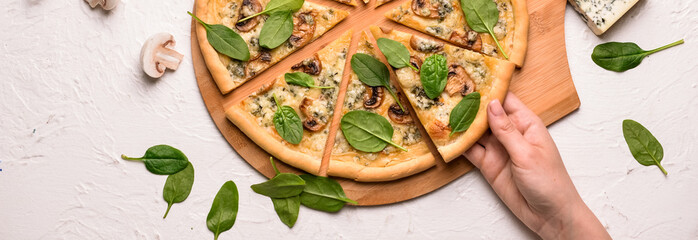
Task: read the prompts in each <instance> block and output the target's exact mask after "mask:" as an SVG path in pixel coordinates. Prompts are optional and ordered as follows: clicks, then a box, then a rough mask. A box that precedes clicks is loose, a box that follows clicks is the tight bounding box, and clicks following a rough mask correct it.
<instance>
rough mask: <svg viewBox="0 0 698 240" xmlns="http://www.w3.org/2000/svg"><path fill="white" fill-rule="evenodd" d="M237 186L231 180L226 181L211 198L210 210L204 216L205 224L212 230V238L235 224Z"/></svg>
mask: <svg viewBox="0 0 698 240" xmlns="http://www.w3.org/2000/svg"><path fill="white" fill-rule="evenodd" d="M238 202H239V195H238V188H237V186H235V183H234V182H233V181H227V182H225V183H224V184H223V186H221V189H220V190H218V193H217V194H216V197H215V198H214V199H213V204H212V205H211V210H210V211H209V212H208V217H206V226H207V227H208V229H209V230H211V232H213V234H214V237H213V239H214V240H216V239H218V236H219V235H220V234H221V233H222V232H225V231H228V230H230V229H231V228H232V227H233V224H235V219H236V218H237V214H238Z"/></svg>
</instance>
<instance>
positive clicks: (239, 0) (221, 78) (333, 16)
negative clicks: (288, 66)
mask: <svg viewBox="0 0 698 240" xmlns="http://www.w3.org/2000/svg"><path fill="white" fill-rule="evenodd" d="M268 2H269V0H197V1H196V15H197V16H198V17H199V18H201V19H202V20H203V21H204V22H206V23H208V24H222V25H225V26H227V27H229V28H231V29H232V30H233V31H235V32H236V33H238V34H239V35H240V36H241V37H242V39H244V40H245V42H246V43H247V47H248V48H249V50H250V59H249V60H248V61H239V60H235V59H231V58H229V57H228V56H225V55H223V54H220V53H218V52H217V51H216V50H215V49H213V47H212V46H211V45H210V44H209V42H208V39H207V36H206V29H205V28H204V27H203V26H202V25H201V24H197V26H196V33H197V37H198V40H199V45H200V47H201V53H202V54H203V56H204V59H205V61H206V66H207V67H208V69H209V71H210V72H211V75H212V76H213V79H214V80H215V82H216V84H217V85H218V88H219V89H220V91H221V92H222V93H223V94H226V93H228V92H230V91H232V90H233V89H235V88H237V87H238V86H240V85H242V84H243V83H245V82H246V81H247V80H249V79H251V78H253V77H254V76H255V75H257V74H259V73H260V72H262V71H264V70H266V69H267V68H269V67H270V66H272V65H274V64H275V63H277V62H278V61H280V60H281V59H283V58H285V57H286V56H288V55H289V54H291V53H292V52H294V51H295V50H297V49H299V48H301V47H303V46H305V45H307V44H308V43H310V42H312V41H313V40H315V39H317V38H318V37H320V36H322V35H323V34H324V33H325V32H327V31H328V30H330V29H331V28H332V27H334V26H335V25H336V24H337V23H339V22H340V21H342V20H343V19H344V18H346V17H347V16H348V15H349V13H348V12H346V11H343V10H338V9H333V8H330V7H326V6H322V5H319V4H316V3H311V2H307V1H306V2H305V3H304V4H303V6H302V7H301V8H300V9H299V10H298V11H296V12H295V13H293V33H292V35H291V37H290V38H289V39H288V40H287V41H286V42H285V43H283V44H281V45H280V46H278V47H276V48H274V49H266V48H264V47H261V46H260V45H259V35H260V32H261V30H262V26H263V25H264V24H265V22H266V20H267V18H268V17H269V16H267V15H264V14H262V15H259V16H256V17H253V18H251V19H249V20H246V21H243V22H239V23H238V21H239V20H241V19H243V18H245V17H247V16H251V15H253V14H255V13H258V12H261V11H263V10H264V6H266V5H267V3H268Z"/></svg>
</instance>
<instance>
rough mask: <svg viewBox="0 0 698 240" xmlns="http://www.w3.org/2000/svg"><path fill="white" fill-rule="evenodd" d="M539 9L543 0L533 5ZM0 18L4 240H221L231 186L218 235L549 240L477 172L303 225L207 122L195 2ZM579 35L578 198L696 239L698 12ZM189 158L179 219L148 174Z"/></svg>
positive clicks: (28, 4)
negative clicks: (626, 128) (176, 58)
mask: <svg viewBox="0 0 698 240" xmlns="http://www.w3.org/2000/svg"><path fill="white" fill-rule="evenodd" d="M531 1H535V0H531ZM1 2H2V5H3V7H2V10H0V22H1V23H2V24H0V44H1V45H0V161H1V162H0V169H2V171H1V172H0V239H3V240H4V239H211V238H212V234H211V233H210V232H209V231H208V229H207V228H206V224H205V219H206V215H207V213H208V210H209V208H210V206H211V201H212V199H213V197H214V195H215V193H216V191H217V190H218V188H219V187H220V186H221V184H222V183H223V182H224V181H226V180H229V179H233V180H235V182H236V183H237V185H238V188H239V189H240V194H241V196H240V200H241V202H240V212H239V215H238V219H237V221H236V224H235V226H234V227H233V229H232V230H231V231H229V232H226V233H224V234H223V235H222V236H221V239H272V238H281V237H290V238H294V239H300V238H306V239H444V238H446V239H453V238H458V239H525V238H535V235H534V234H533V233H532V232H530V231H529V230H527V229H526V228H525V227H524V226H523V224H521V223H520V222H519V221H518V220H517V219H516V218H515V217H514V216H513V215H512V214H511V213H510V212H509V211H508V210H507V208H506V207H505V206H504V205H503V204H502V203H501V202H500V201H499V199H498V198H497V196H496V195H495V194H494V192H493V191H492V190H491V189H490V188H489V185H487V183H486V182H485V181H484V180H483V178H482V176H481V175H480V174H479V173H478V172H477V171H474V172H472V173H469V174H467V175H465V176H464V177H462V178H460V179H458V180H456V181H454V182H453V183H451V184H449V185H447V186H446V187H444V188H442V189H439V190H437V191H436V192H434V193H432V194H428V195H426V196H423V197H420V198H417V199H415V200H411V201H408V202H403V203H398V204H393V205H388V206H380V207H347V208H345V209H344V210H342V211H341V212H339V213H337V214H327V213H322V212H317V211H313V210H310V209H308V208H301V212H300V217H299V219H298V222H297V223H296V226H295V227H294V228H293V229H288V228H287V227H286V226H284V225H283V224H282V223H281V222H280V221H279V220H278V218H277V216H276V214H275V213H274V210H273V208H272V204H271V201H269V199H268V198H266V197H264V196H261V195H257V194H255V193H253V192H252V191H251V189H250V188H249V186H250V185H251V184H254V183H258V182H261V181H263V180H264V178H263V176H262V175H260V174H258V173H257V172H256V171H255V170H254V169H253V168H252V167H250V166H249V165H248V164H247V163H245V162H244V161H243V160H241V159H240V157H239V156H238V155H237V154H236V153H235V152H234V151H233V149H232V148H231V147H230V146H229V145H228V143H227V142H226V141H225V140H224V139H223V137H222V136H221V134H220V133H219V132H218V130H217V129H216V127H215V126H214V124H213V122H212V121H211V119H210V117H209V115H208V113H207V111H206V109H205V107H204V104H203V101H202V99H201V96H200V93H199V89H198V87H197V85H196V82H195V81H194V72H193V68H192V63H191V54H190V48H189V38H190V34H189V31H190V29H189V26H190V25H189V24H190V18H189V16H188V15H187V14H186V11H187V10H190V9H191V8H192V4H193V3H192V2H193V1H192V0H188V1H162V0H157V1H156V0H122V3H121V4H120V5H119V6H118V7H117V8H116V9H115V10H114V11H112V12H110V13H107V12H103V11H101V10H99V9H95V10H93V9H90V8H89V6H88V5H87V4H86V3H85V2H83V1H82V0H71V1H52V0H2V1H1ZM566 17H567V21H566V23H565V25H566V29H567V30H566V35H567V37H566V39H567V49H568V55H569V56H568V57H569V62H570V67H571V69H572V75H573V78H574V80H575V84H576V86H577V90H578V91H579V97H580V99H581V101H582V106H581V109H580V110H578V111H577V112H575V113H573V114H572V115H570V116H568V117H566V118H564V119H563V120H562V121H560V122H558V123H556V124H554V125H553V126H551V127H550V131H551V132H552V135H553V137H554V138H555V140H556V142H557V144H558V147H559V148H560V151H561V153H562V156H563V159H564V160H565V163H566V165H567V168H568V170H569V172H570V174H571V176H572V178H573V180H574V182H575V184H576V185H577V188H578V190H579V191H580V193H581V195H582V197H583V198H584V200H585V201H586V202H587V204H588V205H589V206H590V208H591V209H592V210H593V211H594V212H595V213H596V215H597V216H598V217H599V218H600V219H601V222H602V223H603V224H604V225H605V226H606V227H607V229H608V231H609V232H610V233H611V235H612V236H614V237H615V238H617V239H696V238H698V157H696V156H698V151H697V150H696V146H697V141H696V140H698V126H697V124H696V123H698V87H697V86H698V77H697V76H698V61H696V60H695V59H696V55H697V54H698V5H696V4H695V1H694V0H674V1H670V2H666V1H659V0H643V1H641V2H640V3H639V4H638V5H637V6H636V7H635V8H634V9H632V10H631V11H630V12H629V13H628V14H627V15H626V16H625V17H624V18H623V19H622V20H621V21H620V22H619V23H617V24H616V26H614V27H613V28H612V29H611V30H610V32H608V33H606V35H604V36H603V37H601V38H599V37H596V36H595V35H594V34H593V33H592V32H591V31H590V30H588V29H587V27H586V26H585V25H584V23H583V22H582V20H581V19H580V18H579V17H578V16H577V14H576V13H575V12H574V11H573V10H572V9H571V8H568V9H567V12H566ZM157 32H170V33H172V34H173V35H175V37H176V39H177V40H178V44H177V46H176V49H177V50H178V51H179V52H181V53H183V54H184V55H185V56H186V57H185V58H184V62H183V63H182V65H181V66H180V69H179V70H178V71H176V72H169V73H167V74H166V75H165V76H164V77H163V78H162V79H160V80H150V79H148V78H147V77H145V75H144V74H143V73H142V72H141V71H140V69H139V68H138V55H139V51H140V47H141V45H142V44H143V42H144V41H145V40H146V39H147V38H148V37H149V36H150V35H152V34H154V33H157ZM681 38H684V39H686V44H684V45H681V46H679V47H676V48H673V49H670V50H668V51H665V52H660V53H658V54H655V55H653V56H650V57H649V58H647V59H645V61H644V62H643V63H642V64H641V65H640V66H639V67H638V68H636V69H633V70H630V71H628V72H625V73H614V72H609V71H605V70H603V69H601V68H599V67H597V66H596V65H594V64H593V62H592V61H591V59H590V57H589V55H590V54H591V51H592V49H593V47H594V46H595V45H596V44H599V43H602V42H605V41H634V42H637V43H638V44H639V45H640V46H641V47H643V48H645V49H651V48H655V47H659V46H661V45H664V44H667V43H670V42H673V41H675V40H678V39H681ZM626 118H632V119H635V120H637V121H639V122H640V123H642V124H643V125H645V126H646V127H647V128H649V129H650V130H651V131H652V132H653V133H654V135H655V136H656V137H657V138H658V139H659V140H660V141H661V142H662V144H663V146H664V149H665V157H664V161H663V163H664V166H665V168H666V169H667V171H668V172H669V175H668V176H667V177H665V176H663V175H662V174H661V172H660V171H659V169H657V168H656V167H643V166H641V165H639V164H638V163H637V162H635V160H634V159H633V158H632V156H631V155H630V152H629V151H628V149H627V146H626V144H625V142H624V140H623V137H622V131H621V121H622V120H623V119H626ZM161 143H164V144H170V145H173V146H175V147H178V148H179V149H181V150H182V151H184V153H186V154H187V155H188V156H189V158H190V160H191V161H192V162H193V164H194V166H195V168H196V182H195V184H194V188H193V191H192V193H191V195H190V196H189V199H187V200H186V201H185V202H183V203H181V204H175V205H174V206H173V207H172V211H171V212H170V215H169V216H168V218H167V219H166V220H163V219H162V214H163V213H164V211H165V207H166V204H165V202H164V201H163V200H162V186H163V184H164V182H165V177H163V176H156V175H153V174H150V173H148V172H147V171H146V170H145V168H144V167H143V166H142V164H137V163H132V162H125V161H122V160H120V159H119V155H120V154H122V153H125V154H128V155H132V156H140V155H141V154H142V153H143V152H144V151H145V150H146V149H147V148H148V147H150V146H152V145H155V144H161Z"/></svg>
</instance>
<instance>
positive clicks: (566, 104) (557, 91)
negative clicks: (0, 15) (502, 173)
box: [191, 0, 579, 206]
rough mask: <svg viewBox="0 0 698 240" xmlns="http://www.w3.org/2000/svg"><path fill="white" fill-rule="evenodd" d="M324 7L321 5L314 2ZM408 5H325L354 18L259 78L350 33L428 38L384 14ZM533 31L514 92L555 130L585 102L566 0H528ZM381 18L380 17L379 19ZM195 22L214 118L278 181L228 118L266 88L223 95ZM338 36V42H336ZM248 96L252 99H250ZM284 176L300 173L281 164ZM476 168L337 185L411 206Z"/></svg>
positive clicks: (368, 201) (194, 44) (369, 199)
mask: <svg viewBox="0 0 698 240" xmlns="http://www.w3.org/2000/svg"><path fill="white" fill-rule="evenodd" d="M311 1H320V0H311ZM403 1H407V0H395V1H393V2H390V3H387V4H385V5H383V6H380V7H378V8H376V9H374V5H373V4H374V2H375V0H374V1H372V2H371V3H369V4H367V5H363V4H361V3H360V6H357V7H350V6H346V5H342V4H339V3H336V2H332V1H322V2H321V3H322V4H324V5H329V6H331V7H335V8H339V9H344V10H347V11H350V12H351V14H350V16H349V17H347V18H346V19H345V20H344V21H342V22H341V23H339V24H338V25H337V26H335V28H333V29H332V30H330V31H329V32H328V33H326V34H325V36H323V37H321V38H319V39H317V40H316V41H314V42H313V43H311V44H309V45H307V46H305V47H303V48H302V49H300V50H298V51H297V52H296V53H294V54H293V55H291V56H289V57H288V58H287V59H285V60H282V61H281V62H279V63H278V64H277V65H275V66H273V67H271V68H270V69H268V70H267V71H265V72H263V73H261V74H260V75H258V76H257V77H256V79H257V78H260V79H270V78H274V77H276V76H277V75H280V74H281V73H283V72H284V71H286V70H287V69H288V68H289V67H290V66H291V65H292V63H295V62H297V60H299V59H304V58H305V57H306V56H310V55H311V54H312V53H313V52H315V51H316V50H317V49H319V48H320V47H321V46H324V45H325V44H327V43H329V42H331V41H332V40H334V39H335V38H336V37H338V36H339V35H340V34H342V33H344V32H345V31H347V30H349V29H353V30H354V37H353V39H352V42H353V43H356V38H357V36H358V34H359V33H360V32H362V31H364V30H368V28H367V27H368V26H369V25H378V26H386V27H389V28H393V29H398V30H400V31H406V32H410V33H414V34H417V35H420V36H426V35H424V34H421V33H419V32H417V31H415V30H412V29H409V28H407V27H404V26H402V25H398V24H396V23H394V22H392V21H390V20H388V19H386V18H385V17H383V13H384V12H386V11H388V10H390V9H393V8H395V7H397V6H398V5H399V4H400V3H402V2H403ZM528 1H529V2H528V9H529V15H530V23H531V26H530V28H529V50H528V53H527V56H526V60H525V61H526V63H525V64H524V67H523V68H522V69H520V70H518V71H517V73H515V76H514V78H513V80H512V84H511V90H512V91H513V92H514V93H516V94H517V95H518V96H519V97H520V98H521V99H522V101H524V102H525V103H527V105H528V106H529V107H530V108H531V109H532V110H533V111H534V112H536V113H537V114H538V115H539V116H541V118H543V121H544V122H545V123H546V124H550V123H552V122H554V121H556V120H558V119H560V118H562V117H563V116H565V115H567V114H569V113H570V112H572V111H574V110H575V109H577V108H578V107H579V98H578V97H577V92H576V90H575V88H574V84H573V83H572V77H571V76H570V72H569V66H568V64H567V53H566V50H565V42H564V41H565V38H564V12H565V6H566V2H565V1H562V0H528ZM376 13H380V14H376ZM194 24H195V22H194V21H192V25H191V26H192V32H191V53H192V61H193V65H194V70H195V73H196V80H197V83H198V85H199V89H200V91H201V96H202V98H203V100H204V103H205V104H206V108H207V109H208V111H209V113H210V115H211V118H212V119H213V121H214V123H215V124H216V126H217V127H218V129H219V130H220V132H221V133H222V134H223V136H224V137H225V139H226V140H227V141H228V143H230V145H231V146H232V147H233V148H234V149H235V151H237V153H238V154H239V155H240V156H241V157H242V158H243V159H245V161H247V162H248V163H249V164H250V165H252V167H254V168H255V169H257V171H259V172H260V173H262V174H263V175H265V176H266V177H272V176H273V175H274V170H273V169H272V168H271V166H270V164H269V156H270V155H269V154H268V153H266V152H265V151H264V150H263V149H261V148H260V147H259V146H257V145H256V144H255V143H254V142H252V140H250V139H249V138H248V137H247V136H246V135H245V134H244V133H242V132H241V131H240V130H239V129H238V128H237V127H236V126H235V125H233V124H232V123H231V122H230V121H228V120H227V119H226V117H225V112H224V106H226V104H229V103H230V102H231V101H236V100H239V99H241V98H242V97H244V96H241V95H245V94H243V93H244V92H249V91H250V90H252V89H256V87H257V86H259V85H260V84H255V83H253V82H249V83H246V84H245V85H243V86H241V87H240V88H238V89H236V90H235V91H233V92H232V93H230V94H227V95H222V94H221V93H220V91H219V90H218V88H217V86H216V84H215V82H214V81H213V79H212V77H211V74H210V73H209V71H208V69H207V67H206V64H205V62H204V60H203V56H202V55H201V50H200V48H199V44H198V41H197V38H196V32H195V31H194V26H195V25H194ZM333 36H334V37H333ZM541 93H546V94H545V95H542V94H541ZM245 96H246V95H245ZM277 166H278V167H279V168H280V170H281V171H282V172H296V173H300V171H299V170H297V169H295V168H293V167H291V166H289V165H286V164H284V163H283V162H281V161H277ZM472 169H473V166H472V165H471V164H470V162H468V160H466V159H465V158H464V157H460V158H458V159H455V160H453V161H451V162H449V163H445V162H443V161H437V164H436V166H435V167H432V168H430V169H428V170H426V171H424V172H422V173H419V174H416V175H413V176H410V177H407V178H402V179H399V180H395V181H390V182H375V183H365V182H355V181H352V180H348V179H337V180H338V181H339V182H340V184H341V185H342V186H343V187H344V190H345V192H346V194H347V196H348V197H349V198H351V199H354V200H356V201H357V202H358V203H359V205H362V206H369V205H381V204H390V203H395V202H400V201H405V200H409V199H412V198H415V197H418V196H421V195H424V194H427V193H429V192H432V191H434V190H436V189H438V188H440V187H442V186H444V185H446V184H448V183H450V182H451V181H453V180H454V179H456V178H458V177H460V176H462V175H464V174H465V173H467V172H468V171H470V170H472Z"/></svg>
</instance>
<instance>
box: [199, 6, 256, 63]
mask: <svg viewBox="0 0 698 240" xmlns="http://www.w3.org/2000/svg"><path fill="white" fill-rule="evenodd" d="M187 13H189V15H191V16H192V17H193V18H194V19H196V21H198V22H199V23H201V25H203V26H204V28H205V29H206V39H208V43H209V44H211V46H212V47H213V48H214V49H216V51H218V52H219V53H222V54H224V55H226V56H228V57H231V58H233V59H237V60H240V61H247V60H250V49H249V48H248V47H247V43H245V40H244V39H242V37H241V36H240V35H238V34H237V33H235V32H234V31H233V30H232V29H230V28H229V27H226V26H225V25H221V24H215V25H209V24H207V23H205V22H204V21H201V19H199V18H198V17H196V16H195V15H194V14H192V13H191V12H187Z"/></svg>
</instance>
